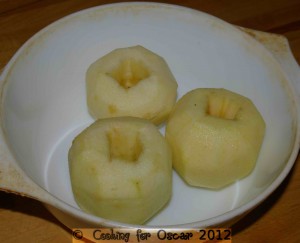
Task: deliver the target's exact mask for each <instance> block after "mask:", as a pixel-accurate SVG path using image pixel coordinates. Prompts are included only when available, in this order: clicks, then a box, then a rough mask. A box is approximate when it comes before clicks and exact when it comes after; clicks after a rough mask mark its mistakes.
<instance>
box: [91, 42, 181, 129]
mask: <svg viewBox="0 0 300 243" xmlns="http://www.w3.org/2000/svg"><path fill="white" fill-rule="evenodd" d="M86 86H87V104H88V108H89V112H90V114H91V115H92V116H93V117H94V118H107V117H116V116H134V117H140V118H145V119H148V120H150V121H152V122H153V123H155V124H160V123H162V122H163V121H164V120H165V119H166V118H167V116H168V115H169V113H170V111H171V109H172V108H173V106H174V104H175V102H176V97H177V82H176V80H175V78H174V76H173V75H172V73H171V71H170V69H169V67H168V65H167V63H166V62H165V60H164V59H163V58H162V57H160V56H158V55H157V54H155V53H153V52H151V51H150V50H148V49H146V48H144V47H142V46H133V47H127V48H118V49H115V50H113V51H111V52H110V53H108V54H106V55H105V56H103V57H101V58H100V59H98V60H97V61H96V62H94V63H93V64H92V65H91V66H90V67H89V69H88V71H87V74H86Z"/></svg>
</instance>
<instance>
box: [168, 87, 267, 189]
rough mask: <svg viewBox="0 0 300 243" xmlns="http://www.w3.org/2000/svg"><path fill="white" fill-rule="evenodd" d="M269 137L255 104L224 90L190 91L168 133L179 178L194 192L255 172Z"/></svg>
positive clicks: (229, 182) (169, 122) (176, 110)
mask: <svg viewBox="0 0 300 243" xmlns="http://www.w3.org/2000/svg"><path fill="white" fill-rule="evenodd" d="M264 134H265V122H264V120H263V118H262V116H261V114H260V113H259V111H258V110H257V108H256V107H255V106H254V104H253V103H252V101H251V100H250V99H248V98H246V97H244V96H242V95H239V94H237V93H233V92H231V91H228V90H225V89H205V88H199V89H195V90H192V91H190V92H189V93H187V94H186V95H184V96H183V97H182V98H181V99H180V100H179V101H178V103H177V104H176V105H175V107H174V110H173V112H172V113H171V115H170V117H169V120H168V122H167V127H166V139H167V141H168V142H169V144H170V145H171V148H172V151H173V166H174V168H175V170H176V171H177V172H178V174H179V175H180V176H181V177H182V178H183V179H184V180H185V181H186V182H187V183H188V184H190V185H192V186H198V187H205V188H215V189H217V188H222V187H224V186H227V185H229V184H231V183H233V182H235V181H237V180H239V179H241V178H243V177H245V176H247V175H248V174H249V173H250V172H251V171H252V170H253V168H254V166H255V164H256V161H257V158H258V155H259V152H260V148H261V145H262V142H263V138H264Z"/></svg>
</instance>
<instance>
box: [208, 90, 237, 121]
mask: <svg viewBox="0 0 300 243" xmlns="http://www.w3.org/2000/svg"><path fill="white" fill-rule="evenodd" d="M239 110H240V105H239V104H237V103H236V102H234V101H232V100H230V99H229V98H227V97H220V96H216V95H210V96H209V97H208V101H207V107H206V114H207V115H209V116H214V117H217V118H222V119H227V120H236V117H237V114H238V111H239Z"/></svg>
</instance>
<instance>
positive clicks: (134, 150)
mask: <svg viewBox="0 0 300 243" xmlns="http://www.w3.org/2000/svg"><path fill="white" fill-rule="evenodd" d="M107 139H108V144H109V156H110V161H113V160H122V161H127V162H136V161H137V160H138V158H139V156H140V154H141V153H142V151H143V146H142V143H141V139H140V135H139V133H138V132H130V131H121V130H120V129H118V128H113V129H111V130H110V131H108V132H107Z"/></svg>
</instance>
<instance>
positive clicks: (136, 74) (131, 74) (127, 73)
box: [109, 58, 150, 89]
mask: <svg viewBox="0 0 300 243" xmlns="http://www.w3.org/2000/svg"><path fill="white" fill-rule="evenodd" d="M109 75H110V76H111V77H112V78H113V79H115V80H117V81H118V83H119V84H120V85H121V86H122V87H124V88H125V89H129V88H131V87H133V86H134V85H136V84H137V83H138V82H140V81H141V80H143V79H146V78H148V77H149V76H150V73H149V70H148V68H147V67H146V66H145V64H144V63H143V62H142V61H140V60H136V59H133V58H127V59H124V60H122V61H120V64H119V65H118V66H117V68H116V69H114V70H112V71H111V72H110V73H109Z"/></svg>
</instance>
